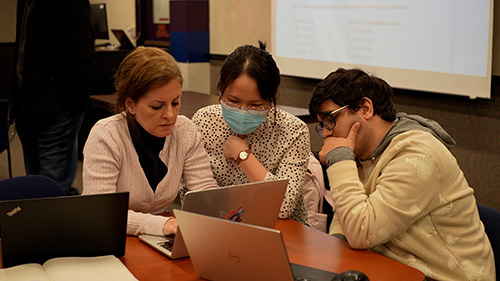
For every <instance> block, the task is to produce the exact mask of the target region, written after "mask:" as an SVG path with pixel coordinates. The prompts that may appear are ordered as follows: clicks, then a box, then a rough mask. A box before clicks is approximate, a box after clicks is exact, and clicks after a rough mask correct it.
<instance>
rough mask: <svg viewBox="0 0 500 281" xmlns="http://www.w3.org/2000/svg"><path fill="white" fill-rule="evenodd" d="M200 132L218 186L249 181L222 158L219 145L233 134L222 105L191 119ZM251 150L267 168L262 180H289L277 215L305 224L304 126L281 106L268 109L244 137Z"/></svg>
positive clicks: (307, 148) (306, 159) (306, 152)
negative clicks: (224, 115)
mask: <svg viewBox="0 0 500 281" xmlns="http://www.w3.org/2000/svg"><path fill="white" fill-rule="evenodd" d="M192 120H193V122H194V124H195V125H196V126H197V127H198V130H199V131H200V132H201V134H202V137H203V140H204V143H205V149H206V150H207V152H208V155H209V157H210V163H211V165H212V171H213V173H214V177H215V179H216V180H217V182H218V183H219V185H220V186H229V185H235V184H241V183H248V182H249V181H248V179H247V177H246V175H245V173H244V172H243V170H242V169H241V168H240V167H239V165H237V163H236V161H234V160H229V159H227V158H225V157H224V155H223V150H222V146H223V144H224V142H225V141H226V139H227V138H228V137H229V136H231V135H236V133H234V132H233V131H231V129H230V128H229V126H228V125H227V124H226V122H225V121H224V119H223V118H222V109H221V105H211V106H207V107H204V108H202V109H200V110H198V111H197V112H196V113H195V115H194V116H193V118H192ZM245 140H246V141H247V142H248V143H249V144H250V147H251V149H252V153H253V154H254V156H255V157H256V158H257V159H258V160H259V162H260V163H261V164H262V165H263V166H264V167H265V168H266V169H267V171H268V172H267V175H266V177H265V180H272V179H284V178H287V179H289V184H288V187H287V190H286V194H285V197H284V198H283V203H282V205H281V210H280V213H279V218H290V219H293V220H296V221H298V222H300V223H303V224H306V223H307V210H306V207H305V204H304V195H303V193H302V189H303V185H304V180H305V177H306V170H307V165H308V163H309V152H310V150H311V148H310V138H309V129H308V128H307V125H306V124H305V123H304V122H303V121H302V120H300V119H299V118H297V117H295V116H294V115H292V114H290V113H288V112H285V111H283V110H281V109H275V108H273V109H271V110H270V111H269V114H268V115H267V117H266V120H265V122H264V123H263V124H262V125H261V126H260V127H259V128H257V129H256V130H255V131H253V132H252V133H250V134H249V135H247V136H246V138H245Z"/></svg>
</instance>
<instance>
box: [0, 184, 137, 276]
mask: <svg viewBox="0 0 500 281" xmlns="http://www.w3.org/2000/svg"><path fill="white" fill-rule="evenodd" d="M128 199H129V193H128V192H116V193H106V194H94V195H81V196H80V195H77V196H63V197H49V198H39V199H23V200H9V201H1V202H0V228H1V231H0V233H1V238H2V239H1V242H2V260H3V267H10V266H15V265H19V264H24V263H40V264H41V263H44V262H45V261H47V260H49V259H51V258H55V257H66V256H102V255H110V254H111V255H115V256H117V257H120V256H123V255H124V254H125V240H126V236H127V214H128Z"/></svg>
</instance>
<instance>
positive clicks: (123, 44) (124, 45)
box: [111, 29, 135, 50]
mask: <svg viewBox="0 0 500 281" xmlns="http://www.w3.org/2000/svg"><path fill="white" fill-rule="evenodd" d="M111 32H113V34H114V35H115V37H116V39H118V42H120V49H122V50H133V49H135V47H134V44H132V42H130V39H128V36H127V34H126V33H125V31H123V30H122V29H111Z"/></svg>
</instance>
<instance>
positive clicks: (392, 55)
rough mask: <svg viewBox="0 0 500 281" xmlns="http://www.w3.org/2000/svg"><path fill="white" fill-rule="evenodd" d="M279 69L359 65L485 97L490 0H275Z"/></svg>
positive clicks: (310, 72)
mask: <svg viewBox="0 0 500 281" xmlns="http://www.w3.org/2000/svg"><path fill="white" fill-rule="evenodd" d="M271 10H272V11H271V14H272V19H271V24H272V30H271V33H272V47H273V50H272V52H273V56H274V58H275V59H276V61H277V62H278V66H279V68H280V70H281V73H282V74H284V75H290V76H298V77H308V78H318V79H323V78H324V77H325V76H326V75H327V74H328V73H330V72H332V71H334V70H336V69H337V68H338V67H344V68H352V67H357V68H361V69H363V70H365V71H367V72H369V73H371V74H374V75H376V76H378V77H380V78H382V79H384V80H386V81H387V82H388V83H389V84H391V85H392V86H393V87H396V88H402V89H411V90H420V91H428V92H436V93H444V94H453V95H462V96H469V97H471V98H477V97H480V98H490V88H491V64H492V63H491V61H492V37H493V36H492V34H493V30H492V29H493V0H473V1H471V0H356V1H354V0H307V1H305V0H273V1H272V9H271Z"/></svg>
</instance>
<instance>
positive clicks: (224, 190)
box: [139, 179, 288, 259]
mask: <svg viewBox="0 0 500 281" xmlns="http://www.w3.org/2000/svg"><path fill="white" fill-rule="evenodd" d="M287 185H288V180H287V179H284V180H273V181H263V182H257V183H247V184H241V185H234V186H228V187H220V188H211V189H204V190H197V191H189V192H187V193H186V195H185V197H184V203H183V205H182V209H183V210H186V211H190V212H194V213H199V214H204V215H207V216H213V217H220V218H225V219H230V220H234V221H241V222H244V223H248V224H254V225H260V226H265V227H274V226H275V224H276V220H277V219H278V213H279V210H280V208H281V202H282V201H283V197H284V195H285V191H286V187H287ZM139 239H141V240H142V241H143V242H145V243H147V244H148V245H150V246H152V247H154V248H155V249H156V250H158V251H160V252H161V253H163V254H165V255H166V256H168V257H170V258H172V259H177V258H183V257H187V256H188V251H187V249H186V246H185V244H184V240H183V238H182V232H181V230H178V231H177V235H175V236H174V235H171V236H167V237H165V236H155V235H147V234H143V235H139Z"/></svg>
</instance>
